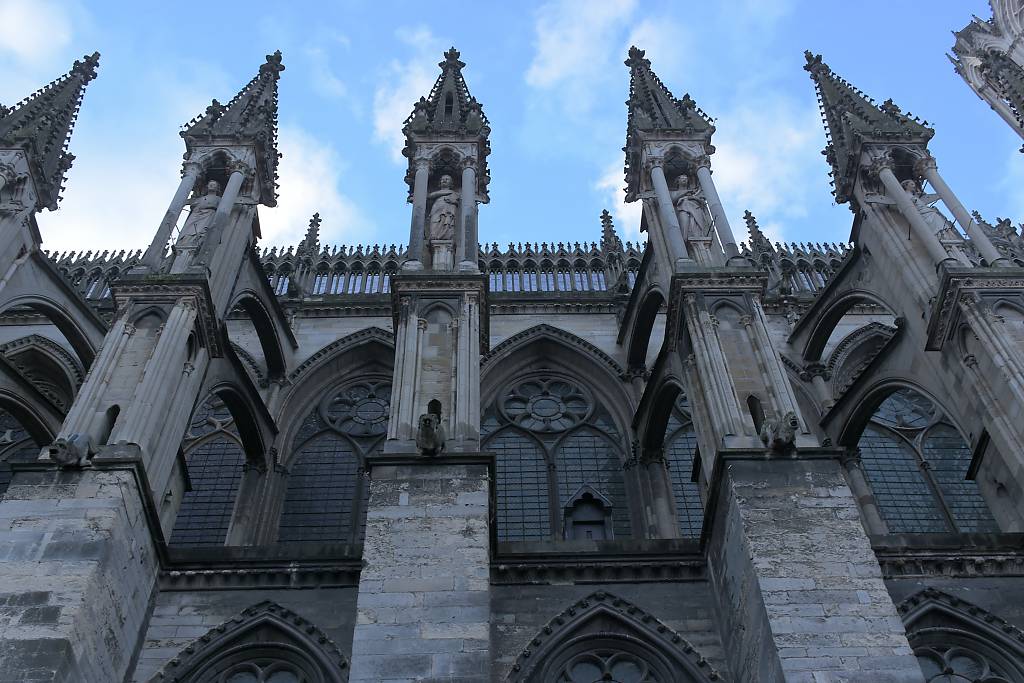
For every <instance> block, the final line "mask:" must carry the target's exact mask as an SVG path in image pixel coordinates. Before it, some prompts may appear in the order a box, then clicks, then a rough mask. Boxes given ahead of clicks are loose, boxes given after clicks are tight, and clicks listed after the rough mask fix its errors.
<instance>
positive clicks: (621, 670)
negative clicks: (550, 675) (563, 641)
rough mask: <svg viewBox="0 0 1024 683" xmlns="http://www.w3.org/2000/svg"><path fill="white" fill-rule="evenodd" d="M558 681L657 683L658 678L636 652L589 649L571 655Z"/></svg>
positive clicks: (577, 682)
mask: <svg viewBox="0 0 1024 683" xmlns="http://www.w3.org/2000/svg"><path fill="white" fill-rule="evenodd" d="M556 680H557V681H558V683H604V682H608V683H659V681H661V680H662V679H660V678H658V677H657V675H656V674H655V673H654V672H653V671H651V667H650V666H649V665H648V664H647V663H646V662H644V661H643V660H642V659H640V658H639V657H637V656H636V655H634V654H632V653H629V652H622V651H619V650H612V649H602V650H591V651H589V652H584V653H581V654H578V655H576V656H575V657H573V658H572V659H571V660H570V661H569V662H568V663H567V664H566V665H565V666H564V667H563V668H562V671H561V672H560V674H559V676H558V678H557V679H556Z"/></svg>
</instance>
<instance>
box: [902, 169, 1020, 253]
mask: <svg viewBox="0 0 1024 683" xmlns="http://www.w3.org/2000/svg"><path fill="white" fill-rule="evenodd" d="M915 171H917V172H918V174H919V175H922V176H924V177H925V179H926V180H927V181H928V182H929V183H931V184H932V187H934V188H935V191H936V192H938V193H939V197H940V198H941V199H942V203H943V204H945V205H946V206H948V207H949V210H950V211H952V212H953V216H954V217H956V219H957V220H958V221H960V225H962V226H963V228H964V230H965V231H966V232H967V236H968V237H970V238H971V242H973V243H974V246H975V247H977V248H978V251H979V252H981V255H982V257H983V258H984V259H985V260H986V261H988V264H989V265H990V266H993V267H998V268H1006V267H1009V266H1010V263H1009V262H1008V261H1007V260H1006V258H1004V257H1003V255H1002V254H1000V253H999V252H998V251H997V250H996V248H995V246H994V245H993V244H992V242H991V241H990V240H989V238H988V235H986V234H985V231H984V230H982V228H981V226H980V225H978V224H977V223H975V222H974V219H973V218H972V217H971V214H970V213H968V211H967V209H965V208H964V205H963V204H961V203H960V200H959V199H958V198H957V196H956V195H955V194H954V193H953V190H951V189H950V188H949V185H947V184H946V181H945V180H944V179H943V178H942V176H941V175H939V168H938V165H937V164H936V163H935V158H934V157H931V156H929V157H925V158H924V159H921V160H919V161H918V162H917V164H916V168H915Z"/></svg>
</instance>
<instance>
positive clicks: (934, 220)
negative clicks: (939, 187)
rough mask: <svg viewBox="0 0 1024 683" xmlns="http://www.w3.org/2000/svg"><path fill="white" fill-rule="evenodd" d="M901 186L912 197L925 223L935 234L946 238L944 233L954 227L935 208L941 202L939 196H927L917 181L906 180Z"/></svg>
mask: <svg viewBox="0 0 1024 683" xmlns="http://www.w3.org/2000/svg"><path fill="white" fill-rule="evenodd" d="M900 185H901V186H902V187H903V189H904V190H906V191H907V194H909V195H910V199H911V201H913V202H914V207H915V208H916V209H917V212H918V213H919V214H921V218H923V219H924V222H925V223H927V224H928V227H930V228H931V229H932V232H933V233H935V234H936V235H939V236H940V237H942V236H944V235H942V233H946V232H947V231H948V230H951V229H952V227H953V226H952V224H951V223H950V222H949V219H948V218H946V217H945V216H944V215H942V212H941V211H939V210H938V209H936V208H935V202H937V201H938V200H939V195H937V194H925V193H924V191H923V190H922V189H921V186H920V185H918V183H917V181H915V180H904V181H903V182H902V183H900ZM947 235H948V233H947Z"/></svg>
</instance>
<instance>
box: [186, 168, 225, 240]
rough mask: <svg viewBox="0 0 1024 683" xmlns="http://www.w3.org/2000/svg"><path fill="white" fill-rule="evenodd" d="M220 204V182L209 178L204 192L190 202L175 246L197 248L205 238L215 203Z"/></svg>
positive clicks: (215, 210)
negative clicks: (186, 218)
mask: <svg viewBox="0 0 1024 683" xmlns="http://www.w3.org/2000/svg"><path fill="white" fill-rule="evenodd" d="M218 204H220V183H218V182H217V181H216V180H211V181H210V182H208V183H206V194H204V195H203V196H202V197H200V198H199V199H197V200H196V201H195V203H193V204H192V210H191V211H189V214H188V220H186V221H185V227H184V228H182V229H181V236H180V237H178V242H177V244H176V245H175V246H178V247H194V248H198V247H199V246H200V245H202V243H203V240H204V239H205V238H206V231H207V230H208V229H209V228H210V224H211V223H213V216H214V214H216V213H217V205H218Z"/></svg>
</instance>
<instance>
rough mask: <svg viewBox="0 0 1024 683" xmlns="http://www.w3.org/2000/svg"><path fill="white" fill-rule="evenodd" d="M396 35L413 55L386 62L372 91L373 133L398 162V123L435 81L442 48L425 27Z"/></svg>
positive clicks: (400, 139)
mask: <svg viewBox="0 0 1024 683" xmlns="http://www.w3.org/2000/svg"><path fill="white" fill-rule="evenodd" d="M397 36H398V39H399V40H400V41H401V42H403V43H405V44H406V45H408V46H409V47H411V48H412V50H413V55H412V57H410V58H409V59H408V60H406V61H404V62H403V61H399V60H397V59H396V60H392V61H391V63H390V64H388V66H387V69H386V74H385V76H384V77H383V78H382V79H381V85H379V86H378V87H377V90H376V92H374V94H373V135H374V139H376V140H377V141H378V142H382V143H384V144H386V145H387V146H388V149H389V151H390V153H391V158H392V159H393V160H394V161H396V162H402V161H403V157H402V148H403V147H405V136H404V135H403V134H402V124H403V122H404V121H405V119H406V118H407V117H408V116H409V113H410V112H412V107H413V105H414V104H415V103H416V101H417V100H419V98H420V97H425V96H426V95H427V93H429V92H430V88H431V87H432V86H433V85H434V81H435V80H437V75H438V71H437V66H436V64H437V62H438V61H439V60H440V57H441V54H442V52H443V50H444V49H445V48H444V43H443V42H442V41H441V40H439V39H438V38H437V37H436V36H435V35H434V34H433V33H432V32H431V31H430V29H429V28H427V27H425V26H419V27H416V28H403V29H399V30H398V31H397Z"/></svg>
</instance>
